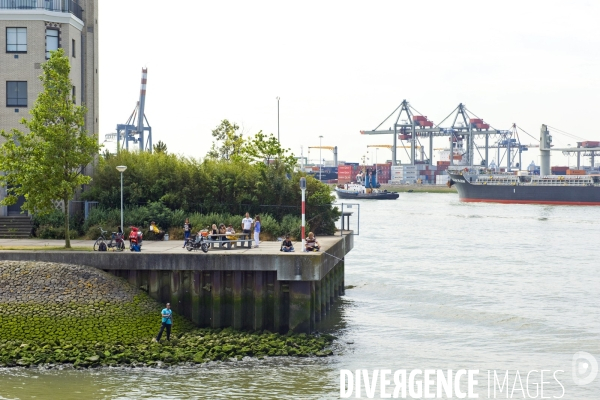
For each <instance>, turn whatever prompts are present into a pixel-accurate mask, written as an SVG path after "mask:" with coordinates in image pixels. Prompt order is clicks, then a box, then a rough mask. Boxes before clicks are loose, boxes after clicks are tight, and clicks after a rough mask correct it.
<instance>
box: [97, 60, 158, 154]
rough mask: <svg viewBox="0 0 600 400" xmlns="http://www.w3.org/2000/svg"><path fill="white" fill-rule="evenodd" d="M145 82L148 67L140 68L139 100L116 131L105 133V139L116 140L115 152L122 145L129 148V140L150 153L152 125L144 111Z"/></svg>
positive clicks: (146, 80)
mask: <svg viewBox="0 0 600 400" xmlns="http://www.w3.org/2000/svg"><path fill="white" fill-rule="evenodd" d="M147 82H148V68H142V81H141V87H140V100H139V101H138V102H137V104H136V106H135V108H134V110H133V112H132V113H131V115H130V116H129V119H128V120H127V122H125V123H124V124H118V125H117V132H116V133H109V134H107V135H105V141H113V140H116V141H117V154H118V153H119V152H120V151H121V148H123V147H125V149H126V150H129V142H133V143H137V144H138V147H139V151H147V152H149V153H152V127H150V124H149V123H148V119H147V118H146V115H145V113H144V110H145V108H146V84H147ZM146 133H147V135H146Z"/></svg>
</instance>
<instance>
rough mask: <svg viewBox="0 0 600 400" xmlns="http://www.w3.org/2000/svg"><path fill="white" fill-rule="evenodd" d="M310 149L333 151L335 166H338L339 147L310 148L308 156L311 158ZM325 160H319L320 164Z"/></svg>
mask: <svg viewBox="0 0 600 400" xmlns="http://www.w3.org/2000/svg"><path fill="white" fill-rule="evenodd" d="M310 149H323V150H331V151H333V166H334V167H337V166H338V154H337V146H308V156H309V157H310ZM322 162H323V160H319V164H321V163H322Z"/></svg>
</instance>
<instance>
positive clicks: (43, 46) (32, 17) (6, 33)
mask: <svg viewBox="0 0 600 400" xmlns="http://www.w3.org/2000/svg"><path fill="white" fill-rule="evenodd" d="M0 45H1V46H2V47H3V49H2V51H0V66H1V68H0V130H5V131H9V130H11V129H13V128H17V129H24V127H23V125H21V124H20V120H21V119H22V118H29V117H30V116H29V112H30V110H31V109H32V108H33V106H34V104H35V101H36V99H37V97H38V94H39V93H40V92H41V91H42V90H43V87H42V82H41V81H40V79H39V76H40V75H41V73H42V67H41V66H42V64H43V63H44V62H45V61H46V60H48V58H49V57H50V53H49V52H50V51H52V50H56V49H58V48H63V49H64V50H65V53H66V54H67V55H68V56H69V58H70V60H71V81H72V84H73V94H74V98H75V103H76V104H77V105H82V104H83V105H85V106H86V107H87V109H88V113H87V116H86V120H85V129H86V130H87V132H88V133H89V134H90V135H93V134H97V133H98V1H97V0H75V1H69V0H0ZM0 140H2V139H1V138H0ZM88 168H89V167H88ZM86 172H87V173H90V171H86ZM0 195H1V196H4V195H5V190H4V189H3V190H2V191H1V194H0ZM19 213H20V204H15V205H12V206H10V207H0V216H7V215H16V214H19Z"/></svg>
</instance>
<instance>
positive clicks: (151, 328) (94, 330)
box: [0, 261, 333, 368]
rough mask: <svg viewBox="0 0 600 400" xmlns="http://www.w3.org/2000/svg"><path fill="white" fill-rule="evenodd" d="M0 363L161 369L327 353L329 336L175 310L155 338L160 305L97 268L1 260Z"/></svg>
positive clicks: (6, 364)
mask: <svg viewBox="0 0 600 400" xmlns="http://www.w3.org/2000/svg"><path fill="white" fill-rule="evenodd" d="M0 288H1V289H0V290H1V291H0V309H2V313H0V326H2V329H0V367H18V366H21V367H33V366H56V365H72V366H73V367H75V368H89V367H92V368H93V367H103V366H119V365H123V366H146V367H163V366H170V365H179V364H186V363H188V364H201V363H206V362H210V361H228V360H241V359H243V358H244V357H258V358H261V357H266V356H268V357H274V356H299V357H308V356H319V357H321V356H327V355H331V354H332V352H331V350H328V347H329V345H330V344H331V342H332V340H333V336H330V335H320V336H315V335H305V334H288V335H279V334H276V333H271V332H268V331H262V332H241V331H235V330H233V329H230V328H228V329H224V330H220V329H198V328H196V327H194V325H193V324H192V323H191V322H190V321H188V320H186V319H185V318H182V317H181V316H177V315H175V317H174V325H173V332H172V338H171V341H169V342H167V341H165V339H164V338H163V341H162V343H155V342H153V341H152V339H153V337H154V335H156V333H157V331H158V328H159V326H160V316H159V314H160V310H161V309H162V305H161V304H158V303H157V302H156V301H155V300H153V299H151V298H150V297H149V296H148V295H147V294H146V293H145V292H143V291H141V290H139V289H137V288H134V287H133V286H131V285H130V284H129V283H127V282H126V281H125V280H123V279H120V278H117V277H115V276H113V275H110V274H108V273H106V272H104V271H101V270H97V269H95V268H91V267H84V266H75V265H68V264H57V263H36V262H16V261H0Z"/></svg>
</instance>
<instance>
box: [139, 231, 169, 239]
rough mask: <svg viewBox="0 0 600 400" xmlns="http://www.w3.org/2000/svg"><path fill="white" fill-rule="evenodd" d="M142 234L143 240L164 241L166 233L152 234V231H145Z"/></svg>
mask: <svg viewBox="0 0 600 400" xmlns="http://www.w3.org/2000/svg"><path fill="white" fill-rule="evenodd" d="M143 233H144V240H164V238H165V233H166V232H164V231H160V232H159V233H154V231H151V230H150V229H147V230H146V231H145V232H143Z"/></svg>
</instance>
